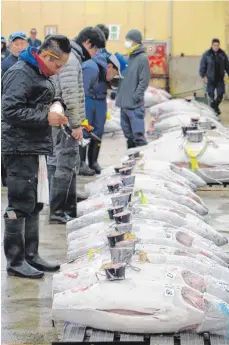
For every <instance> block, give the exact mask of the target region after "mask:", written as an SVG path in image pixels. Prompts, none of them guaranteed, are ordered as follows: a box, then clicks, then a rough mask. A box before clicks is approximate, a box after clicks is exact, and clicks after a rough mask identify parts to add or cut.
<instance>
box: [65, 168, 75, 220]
mask: <svg viewBox="0 0 229 345" xmlns="http://www.w3.org/2000/svg"><path fill="white" fill-rule="evenodd" d="M76 207H77V200H76V173H75V171H74V173H73V175H72V181H71V184H70V187H69V190H68V196H67V201H66V204H65V214H66V215H67V216H68V217H69V219H73V218H76V217H77V212H76Z"/></svg>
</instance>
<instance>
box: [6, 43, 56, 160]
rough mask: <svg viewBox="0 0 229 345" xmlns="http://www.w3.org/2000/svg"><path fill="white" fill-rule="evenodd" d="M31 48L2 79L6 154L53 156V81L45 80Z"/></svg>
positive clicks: (21, 54) (20, 56) (23, 53)
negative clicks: (50, 118) (49, 118)
mask: <svg viewBox="0 0 229 345" xmlns="http://www.w3.org/2000/svg"><path fill="white" fill-rule="evenodd" d="M33 50H35V51H37V49H36V48H32V47H29V48H27V49H26V50H23V51H22V52H21V53H20V55H19V61H18V62H17V63H15V65H14V66H12V67H11V68H10V69H9V70H8V71H7V72H6V73H5V74H4V76H3V78H2V153H3V154H5V155H7V154H10V155H20V154H30V155H48V154H51V153H52V136H51V127H50V126H49V123H48V112H49V108H50V106H51V103H52V101H53V99H54V96H55V87H54V84H53V81H52V80H51V78H47V77H45V76H44V75H43V74H42V73H41V72H40V69H39V65H38V63H37V60H36V59H35V58H34V56H33V55H32V51H33Z"/></svg>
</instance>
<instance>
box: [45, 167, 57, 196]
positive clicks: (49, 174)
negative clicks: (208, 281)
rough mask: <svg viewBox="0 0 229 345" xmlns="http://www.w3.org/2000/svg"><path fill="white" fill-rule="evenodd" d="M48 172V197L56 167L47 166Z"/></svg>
mask: <svg viewBox="0 0 229 345" xmlns="http://www.w3.org/2000/svg"><path fill="white" fill-rule="evenodd" d="M47 170H48V181H49V195H50V194H51V181H52V178H53V176H54V175H55V171H56V167H55V165H47Z"/></svg>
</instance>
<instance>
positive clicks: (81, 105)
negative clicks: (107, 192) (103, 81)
mask: <svg viewBox="0 0 229 345" xmlns="http://www.w3.org/2000/svg"><path fill="white" fill-rule="evenodd" d="M104 41H105V38H104V36H103V34H102V32H101V31H100V30H99V29H98V28H94V27H91V26H90V27H86V28H84V29H83V30H82V31H81V32H80V33H79V35H78V36H77V37H76V38H74V39H73V40H72V42H71V54H70V58H69V61H68V62H67V64H66V65H65V66H64V68H63V69H62V70H61V71H60V73H58V74H57V76H56V95H57V96H58V97H61V98H62V99H63V101H64V103H65V104H66V106H67V111H66V116H67V117H68V119H69V124H70V126H71V128H72V137H71V138H69V139H68V138H66V136H65V135H64V133H63V132H62V131H61V130H60V129H59V128H55V129H53V131H52V132H53V143H54V147H55V150H54V151H55V152H54V155H53V156H51V157H48V165H49V176H50V177H49V179H50V181H51V193H50V195H51V200H50V222H51V223H56V224H66V223H67V222H68V221H70V220H72V219H73V218H76V216H77V212H76V201H77V198H78V197H77V195H76V173H78V171H79V165H80V156H79V142H80V141H81V139H82V137H83V132H82V127H81V123H82V121H83V120H84V119H85V102H84V100H85V96H84V88H83V74H82V67H81V64H82V62H83V61H86V60H88V59H90V58H91V56H93V55H95V54H96V53H97V51H98V49H100V48H101V47H102V46H104ZM93 173H94V172H93V171H92V174H93Z"/></svg>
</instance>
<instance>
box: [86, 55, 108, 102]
mask: <svg viewBox="0 0 229 345" xmlns="http://www.w3.org/2000/svg"><path fill="white" fill-rule="evenodd" d="M82 68H83V85H84V91H85V95H86V96H87V97H90V98H92V99H96V100H104V99H106V96H107V88H108V83H107V82H106V72H107V58H106V56H105V55H104V54H103V53H98V54H96V55H95V56H93V57H92V58H91V59H90V60H88V61H86V62H84V63H83V65H82Z"/></svg>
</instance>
